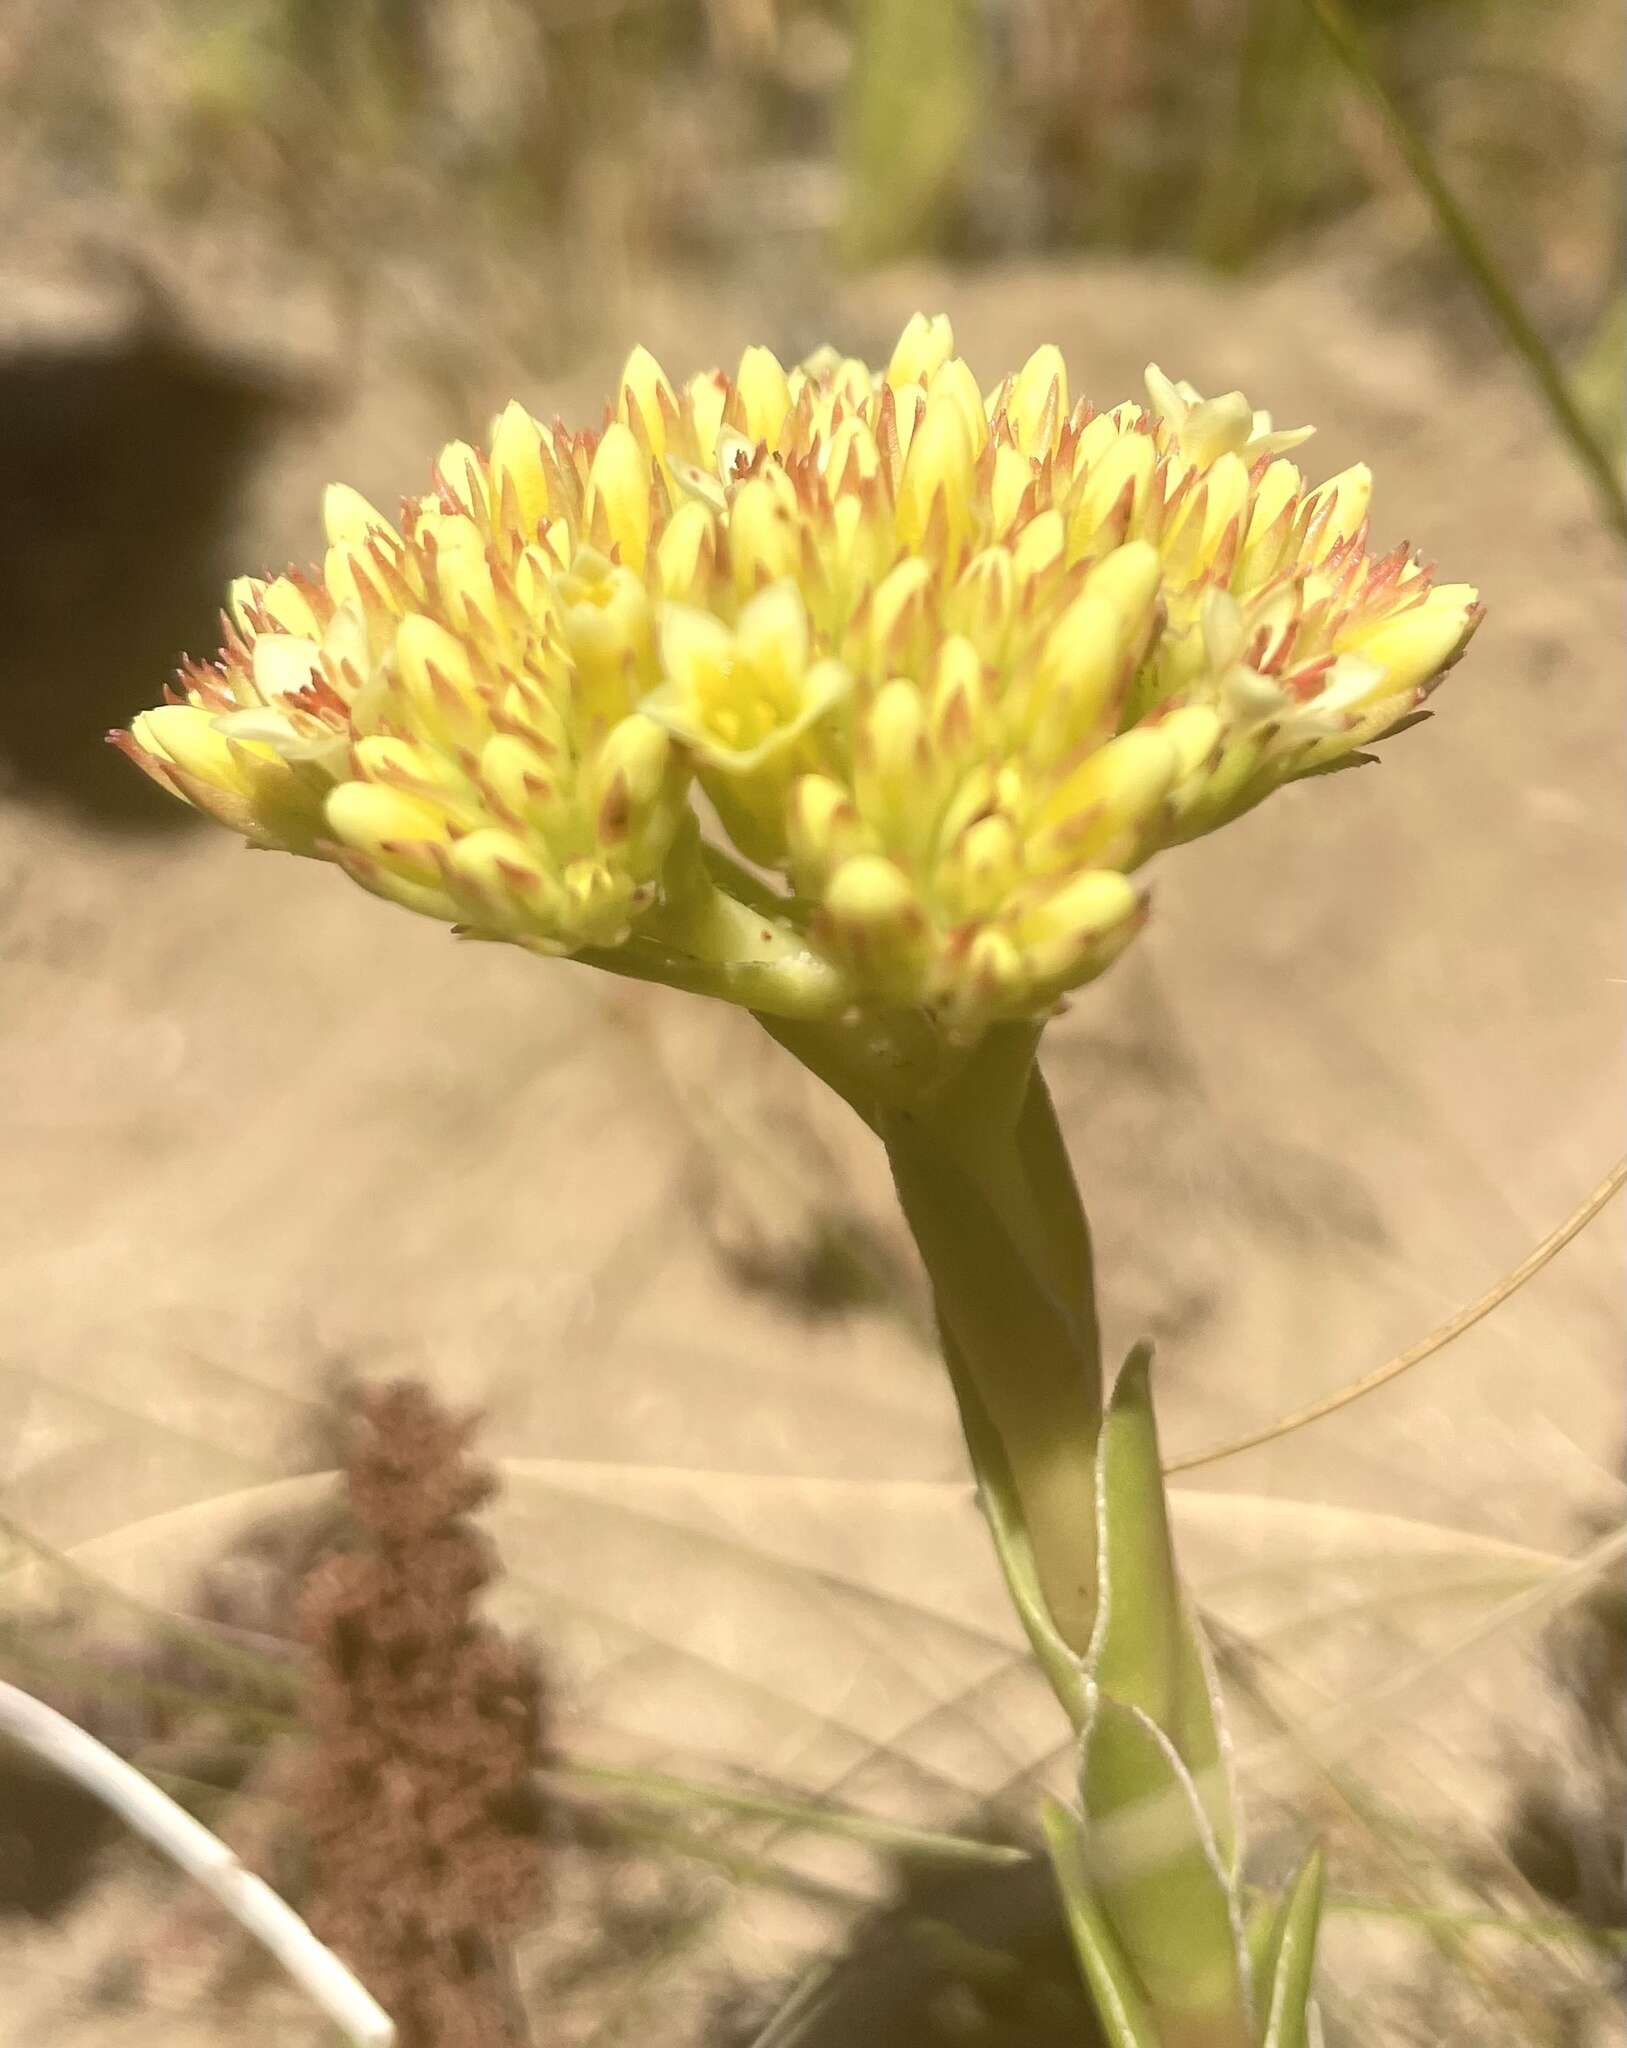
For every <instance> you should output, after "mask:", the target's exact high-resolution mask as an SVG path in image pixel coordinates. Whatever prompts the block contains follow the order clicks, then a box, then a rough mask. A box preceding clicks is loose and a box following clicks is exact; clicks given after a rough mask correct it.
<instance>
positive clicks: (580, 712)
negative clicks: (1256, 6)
mask: <svg viewBox="0 0 1627 2048" xmlns="http://www.w3.org/2000/svg"><path fill="white" fill-rule="evenodd" d="M1147 395H1148V402H1147V403H1146V404H1140V403H1125V404H1121V405H1119V406H1116V407H1114V408H1112V409H1110V410H1108V411H1097V410H1096V409H1094V408H1093V407H1092V406H1091V405H1090V404H1089V403H1087V402H1083V401H1080V402H1073V401H1071V400H1070V395H1069V382H1068V373H1067V368H1066V366H1065V364H1064V363H1063V361H1062V357H1061V355H1060V353H1059V352H1058V351H1057V350H1056V349H1055V348H1053V347H1050V346H1045V347H1042V348H1039V349H1037V350H1036V351H1035V352H1034V354H1033V355H1032V356H1031V357H1030V358H1029V360H1028V361H1027V363H1025V364H1024V365H1023V366H1022V367H1021V368H1020V369H1019V370H1017V371H1016V372H1015V373H1013V374H1012V375H1011V376H1009V377H1007V378H1005V379H1004V380H1003V381H1002V382H1001V383H999V384H997V385H996V386H994V387H993V388H992V389H991V390H989V391H988V392H987V394H986V395H985V394H984V392H983V391H982V390H981V389H980V387H979V385H978V383H977V381H976V380H975V379H974V377H973V376H972V374H971V372H970V370H969V369H968V368H967V366H966V364H965V363H964V362H962V361H961V360H960V359H959V358H958V357H957V356H956V355H955V353H954V340H953V336H952V334H951V332H950V328H949V323H948V321H947V320H945V319H943V318H941V317H939V318H935V319H926V318H924V317H922V316H919V315H918V316H916V318H915V319H913V320H912V321H911V322H910V324H909V326H908V327H907V328H906V329H905V331H904V334H903V336H902V337H901V338H900V340H899V343H898V346H897V347H896V348H895V350H894V351H893V354H892V357H891V359H890V361H889V362H888V364H887V367H886V368H885V370H884V371H882V372H880V373H876V372H873V371H870V370H868V369H866V368H865V367H864V366H863V365H862V364H860V363H856V362H854V361H853V360H852V359H850V358H843V357H841V356H838V355H837V354H836V353H835V351H833V350H822V351H820V352H819V353H818V354H817V355H816V356H814V357H811V358H810V359H809V360H808V361H807V362H806V363H803V364H801V365H800V366H798V367H795V368H793V369H791V370H790V371H787V370H786V369H785V368H783V367H782V365H781V364H780V363H779V362H778V361H777V360H776V359H775V358H774V356H773V355H772V354H770V353H769V352H768V351H767V350H766V349H760V348H753V349H748V350H747V351H746V352H745V354H744V355H743V356H742V358H741V360H740V363H739V366H738V369H737V371H736V374H735V375H734V376H733V377H732V378H731V377H728V376H726V375H724V374H723V373H722V372H719V371H714V372H709V373H706V374H704V375H701V376H698V377H694V378H691V379H689V380H688V381H687V382H683V383H679V384H675V383H674V382H673V381H671V380H670V379H669V378H668V376H667V374H666V372H665V371H664V370H663V369H662V368H661V366H660V365H659V364H658V363H657V362H656V361H655V360H654V358H653V357H652V356H650V355H649V354H648V352H647V351H644V350H642V349H640V350H635V352H634V353H633V355H632V356H631V357H630V358H629V360H628V364H627V367H626V370H625V372H624V374H623V377H622V380H621V383H620V385H619V387H618V392H617V396H616V399H615V403H614V405H613V407H612V409H611V411H610V414H609V415H608V419H607V424H606V425H605V426H604V427H603V429H602V430H600V431H588V432H583V433H574V434H573V433H570V432H568V431H566V430H565V429H563V428H553V429H549V428H546V427H544V426H542V425H541V424H540V423H539V422H538V421H536V420H535V419H533V418H532V417H531V416H530V415H529V414H528V413H527V412H525V410H524V409H523V408H522V407H520V406H518V405H511V406H509V407H508V408H507V410H506V411H505V412H504V413H503V414H502V415H501V416H500V418H499V419H498V420H496V421H495V422H494V424H493V428H492V434H491V442H490V453H489V454H482V453H480V452H479V451H477V450H476V449H474V448H472V447H469V446H467V445H466V444H463V443H454V444H452V446H451V447H449V448H447V449H445V450H443V452H442V454H441V456H440V458H439V460H438V462H437V464H436V465H435V470H434V487H433V489H432V490H431V491H430V492H429V493H428V494H427V495H426V496H424V497H422V498H420V499H417V500H415V501H412V502H409V503H408V504H406V505H405V506H404V507H403V509H402V513H401V517H400V520H399V522H397V523H392V522H391V521H389V520H388V519H386V518H385V516H384V515H383V514H382V513H380V512H379V511H378V510H377V509H376V508H374V507H373V506H371V505H369V504H368V503H367V502H366V501H365V500H364V499H362V498H360V497H358V496H357V495H356V494H355V493H354V492H352V491H349V490H347V489H345V488H344V487H343V486H335V487H334V488H333V489H332V490H331V491H330V492H329V494H328V498H327V501H326V504H325V517H326V524H327V531H328V543H329V545H328V552H327V555H326V558H325V560H324V563H323V565H322V568H321V570H320V572H312V573H311V574H308V575H301V574H294V573H290V574H288V575H285V576H280V577H277V578H275V579H273V580H271V581H269V582H263V583H262V582H254V581H245V582H243V583H241V584H239V585H237V586H236V587H235V588H234V593H233V601H232V619H231V625H230V630H229V632H228V637H227V641H226V645H225V647H224V648H223V650H222V651H221V654H220V656H219V658H218V660H217V661H216V662H215V663H214V664H212V665H208V666H201V665H196V664H192V665H189V666H188V667H186V668H185V669H184V670H183V671H182V674H181V677H180V689H179V691H178V692H176V693H172V701H171V702H170V703H168V704H166V705H165V706H164V707H162V708H161V709H159V710H156V711H151V712H147V713H144V714H143V715H142V716H141V717H139V718H137V719H136V720H135V721H134V722H133V723H132V726H131V729H130V731H129V732H128V733H126V734H122V735H119V736H118V739H119V743H120V744H121V745H123V746H124V747H125V748H126V750H127V751H128V752H130V753H131V754H132V755H133V756H134V757H135V758H136V759H137V760H138V761H139V762H140V764H141V765H142V766H143V767H144V768H146V769H147V771H148V772H149V773H150V774H151V775H153V776H154V778H155V779H156V780H157V781H159V782H160V783H161V784H162V785H163V786H164V787H166V788H167V789H169V790H171V791H172V792H173V793H174V794H176V795H178V796H180V797H182V798H184V799H185V800H186V801H188V802H190V803H192V804H194V805H196V806H198V807H199V808H200V809H203V810H206V811H210V812H212V813H213V814H214V815H215V816H216V817H218V818H220V819H221V820H222V821H223V822H225V823H227V824H229V825H231V826H233V827H234V828H235V829H237V830H239V831H241V832H243V833H244V834H245V835H246V836H247V837H248V838H250V839H251V840H253V841H254V842H255V843H257V844H260V845H267V846H282V847H286V848H288V849H290V850H292V851H295V852H299V853H305V854H311V855H315V856H317V857H319V858H324V859H328V860H333V861H336V862H338V863H339V864H340V865H341V866H343V867H344V868H346V869H347V870H348V872H349V873H350V874H351V875H353V876H354V877H355V878H356V879H357V880H358V881H360V882H362V883H363V884H364V885H365V886H366V887H368V888H371V889H374V890H376V891H378V892H379V893H380V894H383V895H386V896H390V897H392V898H394V899H395V900H396V901H398V902H401V903H404V904H407V905H408V906H409V907H411V908H413V909H416V910H420V911H423V912H426V913H428V914H430V915H434V916H438V917H443V918H445V919H447V920H449V921H452V922H455V923H457V924H459V925H461V926H463V927H466V928H468V929H471V930H473V931H475V932H478V933H481V934H483V935H485V936H489V937H497V938H507V939H511V940H514V941H517V942H519V943H522V944H525V945H530V946H533V947H536V948H539V949H541V950H545V951H555V952H575V951H583V950H589V949H591V950H593V951H594V952H595V955H596V957H599V958H602V959H605V960H606V961H607V962H608V963H609V964H618V963H620V962H622V961H623V960H625V963H626V964H627V965H628V968H629V971H636V972H640V973H655V974H658V975H659V974H663V973H665V974H667V975H668V976H669V978H672V979H676V980H680V981H682V982H684V983H685V985H689V986H714V987H716V988H717V989H718V991H719V992H721V993H729V994H734V995H737V996H738V997H739V998H740V999H741V1000H749V1001H752V1002H754V1003H758V1004H760V1005H761V1006H765V1007H773V1006H774V1005H775V1004H776V1003H779V1002H781V1001H782V997H783V1002H784V1005H785V1007H786V1008H787V1010H790V1009H793V1008H794V1007H795V1004H796V1003H800V1004H801V1005H802V1006H803V1009H804V1010H806V1009H807V1008H808V1007H809V1006H810V1005H812V1004H814V1003H815V1002H816V1001H817V1003H819V1004H822V1005H824V1006H825V1008H826V1009H830V1008H832V1007H834V1008H838V1009H840V1008H844V1007H853V1006H858V1007H860V1008H870V1009H874V1010H878V1011H887V1010H897V1009H909V1010H915V1011H925V1012H926V1013H928V1014H929V1015H930V1016H931V1017H933V1018H935V1019H936V1020H937V1021H938V1023H939V1024H940V1025H941V1026H942V1027H943V1028H944V1029H945V1030H946V1031H948V1032H949V1033H950V1034H951V1035H953V1036H955V1037H957V1038H959V1039H963V1040H964V1039H969V1038H975V1037H976V1036H977V1035H978V1034H979V1033H980V1032H981V1031H982V1030H983V1029H984V1028H985V1027H986V1026H987V1025H988V1024H990V1023H991V1022H994V1021H997V1020H999V1019H1003V1018H1021V1017H1038V1016H1042V1015H1043V1014H1044V1013H1045V1012H1046V1011H1047V1010H1049V1009H1050V1008H1052V1007H1054V1006H1055V1004H1056V1003H1057V1002H1058V1000H1059V999H1060V998H1061V997H1062V996H1063V995H1064V994H1065V993H1066V992H1067V990H1069V989H1070V988H1073V987H1076V986H1077V985H1078V984H1079V983H1081V982H1082V981H1085V980H1087V979H1089V977H1090V976H1091V975H1093V974H1095V973H1097V972H1099V971H1100V969H1101V968H1102V967H1103V966H1105V965H1106V964H1107V962H1108V961H1109V960H1110V959H1111V958H1112V957H1113V956H1114V954H1115V953H1116V952H1117V951H1118V950H1119V949H1120V948H1121V947H1122V946H1123V945H1124V944H1125V943H1126V941H1127V940H1128V939H1129V938H1130V937H1131V936H1133V934H1134V932H1135V931H1136V930H1137V929H1138V928H1139V925H1140V923H1141V921H1142V918H1143V915H1144V906H1143V903H1142V899H1141V897H1140V895H1139V893H1138V891H1137V889H1136V887H1135V885H1134V884H1133V883H1132V882H1131V881H1130V880H1129V879H1128V878H1129V877H1130V876H1131V875H1132V874H1134V872H1135V871H1136V870H1137V869H1138V868H1139V867H1140V866H1141V865H1142V864H1143V863H1144V862H1146V861H1147V860H1148V859H1149V858H1150V857H1151V856H1152V855H1154V854H1155V853H1157V852H1158V851H1160V850H1161V849H1162V848H1165V847H1168V846H1170V845H1173V844H1175V843H1177V842H1180V841H1183V840H1188V839H1192V838H1194V837H1196V836H1198V835H1199V834H1201V833H1204V832H1207V831H1210V830H1213V829H1214V828H1215V827H1216V826H1218V825H1220V824H1223V823H1225V822H1227V821H1228V820H1229V819H1231V818H1234V817H1236V816H1238V815H1240V814H1241V813H1242V812H1243V811H1245V810H1247V809H1249V808H1250V807H1251V806H1252V805H1254V804H1256V803H1258V802H1259V801H1260V800H1261V798H1263V797H1264V796H1266V795H1268V794H1269V793H1270V792H1271V790H1273V789H1275V788H1277V787H1278V786H1280V785H1281V784H1282V783H1284V782H1287V781H1289V780H1292V779H1293V778H1294V777H1296V776H1299V775H1304V774H1310V773H1314V772H1320V771H1322V770H1325V769H1327V768H1329V767H1335V766H1338V765H1339V764H1340V763H1341V762H1342V761H1343V760H1345V759H1347V758H1349V757H1350V756H1351V755H1352V754H1353V753H1354V752H1355V751H1356V750H1357V749H1358V748H1360V747H1363V746H1365V745H1367V744H1368V743H1369V742H1370V741H1372V740H1374V739H1376V738H1378V737H1380V736H1382V735H1383V734H1384V733H1386V732H1388V731H1389V730H1391V729H1392V728H1393V727H1395V726H1397V725H1400V724H1402V723H1404V722H1406V721H1407V720H1408V719H1410V717H1411V716H1412V715H1413V714H1414V712H1415V711H1416V709H1417V706H1418V705H1419V704H1420V702H1421V701H1422V699H1423V697H1424V696H1425V695H1426V694H1427V693H1428V691H1429V690H1430V689H1431V688H1432V687H1433V686H1434V684H1435V682H1436V681H1438V679H1439V678H1440V676H1441V675H1442V674H1443V673H1444V672H1445V670H1446V669H1447V668H1448V667H1449V666H1450V665H1451V663H1452V662H1453V661H1454V660H1455V659H1456V657H1457V656H1458V654H1459V653H1461V651H1462V648H1463V646H1464V644H1465V643H1466V641H1467V639H1468V637H1469V634H1470V633H1471V631H1472V630H1473V628H1474V626H1475V624H1476V622H1477V621H1478V618H1479V607H1478V604H1477V602H1476V597H1475V593H1474V591H1473V590H1472V589H1470V588H1469V587H1468V586H1467V585H1464V584H1435V583H1434V582H1433V581H1432V579H1431V576H1430V574H1429V572H1428V571H1427V570H1426V569H1424V568H1422V567H1421V566H1420V565H1419V563H1418V562H1417V561H1416V559H1414V558H1413V557H1412V556H1410V555H1409V554H1408V553H1407V552H1406V551H1405V550H1396V551H1394V552H1392V553H1390V554H1386V555H1382V556H1377V557H1375V556H1373V555H1371V554H1370V553H1369V552H1368V549H1367V519H1368V501H1369V497H1370V492H1371V478H1370V476H1369V474H1368V472H1367V470H1366V469H1365V468H1362V467H1357V468H1355V469H1351V470H1348V471H1346V472H1344V474H1343V475H1341V476H1338V477H1335V478H1333V479H1331V480H1330V481H1329V482H1327V483H1325V484H1323V485H1321V486H1320V487H1319V488H1313V487H1311V486H1308V485H1307V484H1306V482H1305V480H1304V478H1303V476H1302V474H1301V472H1300V470H1299V469H1298V467H1297V466H1296V464H1295V463H1294V462H1293V461H1291V460H1289V459H1288V455H1287V451H1288V450H1290V449H1292V448H1295V447H1296V446H1297V445H1298V444H1299V443H1300V442H1302V441H1303V440H1304V439H1305V438H1306V435H1307V434H1308V432H1309V429H1307V428H1297V429H1293V430H1291V431H1288V432H1281V431H1278V430H1275V429H1274V428H1273V427H1272V424H1271V421H1270V419H1269V417H1268V416H1267V415H1266V414H1264V413H1260V412H1256V411H1255V410H1254V409H1253V408H1252V407H1251V406H1250V405H1249V404H1248V403H1247V401H1246V400H1244V399H1243V398H1242V396H1241V395H1240V394H1239V393H1236V392H1231V393H1227V394H1224V395H1223V396H1221V397H1219V398H1212V399H1204V398H1201V397H1200V396H1199V395H1198V393H1197V392H1195V391H1194V390H1193V389H1192V387H1191V386H1190V385H1186V384H1179V383H1174V382H1172V381H1171V380H1170V379H1168V378H1166V377H1165V376H1164V375H1163V374H1162V372H1160V371H1159V370H1158V369H1156V368H1151V369H1149V371H1148V373H1147ZM692 778H698V779H699V781H700V783H701V784H702V786H703V787H704V790H705V792H706V795H707V797H708V798H709V799H710V802H711V806H712V808H713V810H714V811H715V813H716V815H717V816H718V818H719V819H720V820H721V821H722V824H723V826H724V829H725V831H726V832H727V834H728V835H729V837H730V838H731V839H732V840H733V842H734V845H735V847H736V848H737V849H738V851H739V852H740V853H742V854H744V855H745V856H746V858H747V859H748V860H749V861H751V862H752V863H754V864H755V865H756V867H757V868H758V869H759V870H766V871H767V873H768V876H769V882H768V884H767V885H766V887H765V885H764V883H763V882H762V880H761V879H759V878H752V877H748V876H747V874H746V871H745V870H744V869H741V868H739V867H738V866H737V865H733V866H731V864H730V860H729V857H728V856H727V853H726V850H725V852H723V853H720V854H718V855H716V856H715V857H713V856H706V857H704V858H703V856H702V854H701V851H700V842H699V827H698V824H697V821H696V816H695V814H694V813H693V811H692V810H691V808H690V807H689V805H688V802H687V790H688V786H689V784H690V781H691V779H692ZM776 886H777V888H778V891H779V896H778V900H777V901H776V900H775V896H774V890H775V888H776ZM618 947H619V948H625V949H627V950H626V951H625V953H624V954H617V953H614V952H612V951H611V950H609V949H615V948H618ZM731 948H733V949H736V950H735V951H731ZM787 963H791V964H790V965H788V964H787ZM747 966H750V967H751V969H752V971H753V974H755V977H756V978H755V979H742V978H741V972H743V970H744V969H745V968H746V967H747ZM793 966H794V968H795V974H796V975H797V976H798V977H800V979H798V981H797V993H796V996H795V1002H793V998H792V995H791V994H789V993H786V992H785V991H782V990H780V988H779V984H778V983H776V981H775V979H774V977H775V975H776V974H778V973H780V972H781V970H782V969H783V970H784V972H785V973H786V974H788V975H789V974H790V973H791V972H792V967H793ZM759 969H760V970H762V971H761V972H757V970H759ZM708 977H710V979H709V978H708ZM787 987H789V984H787ZM812 990H817V996H815V995H814V994H811V993H809V992H810V991H812Z"/></svg>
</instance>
